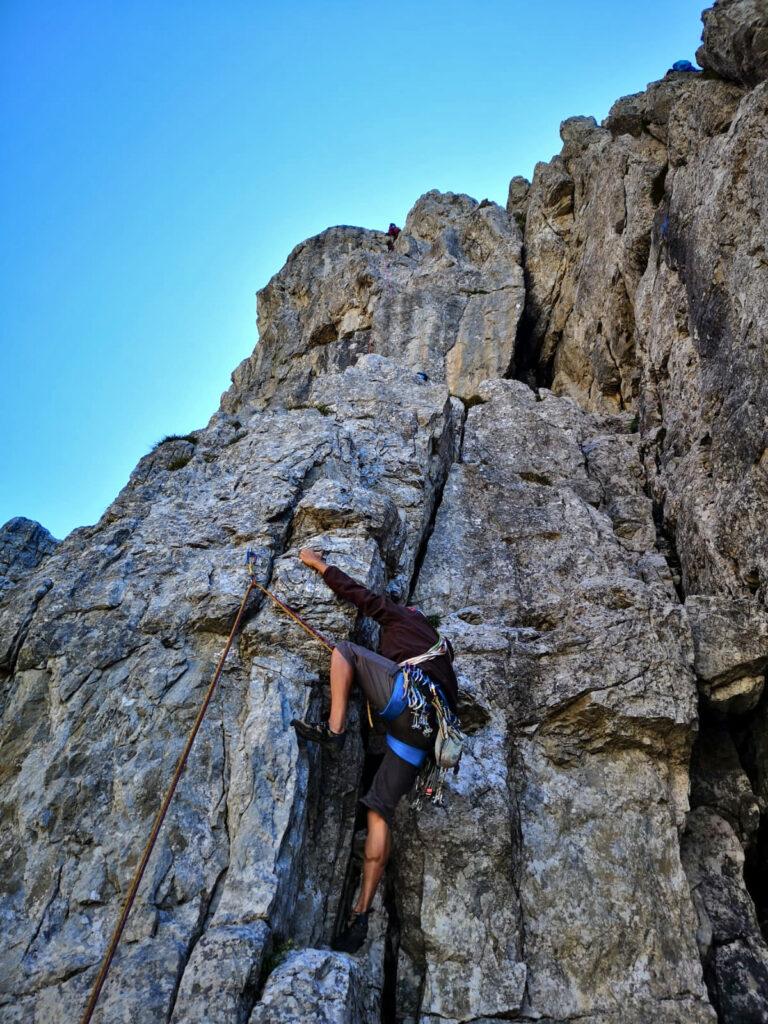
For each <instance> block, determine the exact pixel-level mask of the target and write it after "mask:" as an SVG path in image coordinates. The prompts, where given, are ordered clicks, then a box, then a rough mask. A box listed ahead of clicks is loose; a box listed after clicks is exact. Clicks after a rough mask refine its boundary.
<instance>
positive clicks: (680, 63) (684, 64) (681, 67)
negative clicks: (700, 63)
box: [672, 60, 696, 71]
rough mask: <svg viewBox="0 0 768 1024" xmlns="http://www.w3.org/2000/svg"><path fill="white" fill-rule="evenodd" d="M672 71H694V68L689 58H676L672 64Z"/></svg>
mask: <svg viewBox="0 0 768 1024" xmlns="http://www.w3.org/2000/svg"><path fill="white" fill-rule="evenodd" d="M672 70H673V71H696V68H695V67H694V66H693V64H691V62H690V61H689V60H676V61H675V63H674V64H673V65H672Z"/></svg>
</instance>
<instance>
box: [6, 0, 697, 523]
mask: <svg viewBox="0 0 768 1024" xmlns="http://www.w3.org/2000/svg"><path fill="white" fill-rule="evenodd" d="M702 6H703V3H701V2H698V0H697V2H690V0H645V2H644V3H641V4H623V3H617V2H616V0H583V2H582V3H578V4H574V3H573V0H568V2H566V0H540V2H538V3H530V2H529V0H474V2H472V3H469V2H467V3H461V4H459V3H454V2H452V0H423V2H420V0H416V2H413V0H410V2H404V0H389V2H387V3H380V4H372V3H369V2H362V0H360V2H355V3H352V2H349V3H345V2H339V0H326V2H324V3H320V2H304V3H300V2H290V0H289V2H281V3H277V2H273V3H265V2H262V0H249V2H245V0H184V2H181V0H129V2H123V0H92V2H86V0H0V309H2V320H1V321H0V380H1V381H2V402H1V403H0V417H2V422H0V524H1V523H3V522H5V521H6V520H7V519H9V518H10V517H11V516H14V515H25V516H29V517H30V518H33V519H38V520H40V521H41V522H42V523H43V525H45V526H47V527H48V528H49V529H50V530H51V531H52V532H53V533H54V534H55V535H56V536H58V537H62V536H64V535H65V534H66V533H67V532H68V531H69V530H71V529H73V528H74V527H75V526H80V525H85V524H89V523H92V522H95V521H96V520H97V519H98V518H99V516H100V515H101V513H102V512H103V511H104V508H105V507H106V506H107V504H108V503H109V502H110V501H111V500H112V498H113V497H114V496H115V495H116V494H117V492H118V490H119V489H120V488H121V487H122V486H123V485H124V484H125V482H126V480H127V479H128V475H129V473H130V471H131V469H132V468H133V466H134V465H135V463H136V461H137V460H138V459H139V458H140V457H141V456H142V455H143V454H144V453H145V452H146V451H147V450H148V448H149V447H150V446H151V445H152V444H153V442H155V441H156V440H158V439H159V438H160V437H161V436H163V435H164V434H167V433H184V432H186V431H188V430H192V429H194V428H196V427H200V426H203V425H204V424H205V423H206V421H207V420H208V418H209V416H210V415H211V413H213V412H214V411H215V409H216V407H217V405H218V401H219V396H220V394H221V392H222V391H223V390H224V389H225V388H226V387H227V386H228V384H229V374H230V372H231V371H232V370H233V369H234V367H235V366H236V365H237V363H238V362H239V361H240V360H241V359H242V358H243V357H244V356H246V355H247V354H248V353H249V352H250V351H251V350H252V349H253V346H254V344H255V342H256V327H255V293H256V291H257V289H259V288H261V287H262V286H263V285H264V284H265V283H266V282H267V280H268V279H269V277H270V276H271V275H272V274H273V273H274V272H275V271H276V270H278V269H279V268H280V266H281V265H282V263H283V262H284V260H285V257H286V256H287V255H288V253H289V251H290V250H291V249H292V248H293V246H294V245H295V244H296V243H298V242H299V241H301V240H302V239H303V238H306V237H307V236H309V235H313V234H316V233H317V232H318V231H321V230H322V229H323V228H325V227H328V226H329V225H331V224H361V225H364V226H366V227H377V228H386V226H387V224H388V223H389V221H390V220H394V221H397V222H398V223H402V221H403V220H404V218H405V215H406V213H407V211H408V209H409V207H410V206H411V205H412V203H413V202H414V200H415V199H416V198H417V197H418V196H419V195H420V194H421V193H423V192H425V191H427V190H428V189H431V188H439V189H443V190H452V191H460V192H468V193H469V194H470V195H473V196H475V197H476V198H478V199H481V198H483V197H488V198H490V199H494V200H496V201H498V202H501V203H503V202H505V200H506V192H507V185H508V183H509V179H510V177H512V176H513V175H515V174H524V175H526V176H527V177H530V175H531V172H532V169H533V166H534V164H535V163H536V161H537V160H540V159H549V158H550V157H551V156H552V155H553V154H554V153H556V152H557V151H558V150H559V148H560V141H559V137H558V125H559V122H560V121H561V120H562V119H563V118H565V117H567V116H570V115H572V114H593V115H595V116H596V117H597V118H598V119H600V118H602V117H604V116H605V114H606V113H607V111H608V109H609V107H610V105H611V103H612V102H613V100H614V99H616V98H617V97H618V96H620V95H623V94H626V93H629V92H635V91H637V90H639V89H642V88H644V87H645V85H646V83H647V82H649V81H651V80H653V79H655V78H659V77H661V76H662V75H663V73H664V72H665V71H666V69H667V68H668V67H669V65H670V64H671V63H672V61H674V60H676V59H680V58H689V59H691V60H693V58H694V52H695V49H696V46H697V45H698V41H699V37H700V31H701V25H700V20H699V14H700V10H701V7H702Z"/></svg>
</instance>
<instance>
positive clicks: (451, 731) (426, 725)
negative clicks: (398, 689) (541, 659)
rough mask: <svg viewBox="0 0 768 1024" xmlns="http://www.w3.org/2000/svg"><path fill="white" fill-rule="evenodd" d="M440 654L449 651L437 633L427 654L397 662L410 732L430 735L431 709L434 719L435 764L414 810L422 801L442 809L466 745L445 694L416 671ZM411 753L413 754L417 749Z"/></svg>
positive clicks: (418, 808)
mask: <svg viewBox="0 0 768 1024" xmlns="http://www.w3.org/2000/svg"><path fill="white" fill-rule="evenodd" d="M440 654H448V655H450V648H449V646H448V641H447V640H446V639H445V637H443V636H440V634H439V633H438V640H437V642H436V643H435V644H434V645H433V646H432V647H430V649H429V650H428V651H425V652H424V653H423V654H418V655H416V656H415V657H413V658H407V659H406V660H405V661H401V662H400V666H401V668H402V670H403V687H402V689H403V696H404V704H403V706H402V707H401V709H400V710H403V709H404V707H405V706H407V707H408V709H409V710H410V712H411V719H412V725H413V728H414V729H416V730H417V731H418V732H421V733H423V734H424V735H429V734H430V733H431V732H432V724H431V722H430V715H429V709H430V706H431V707H432V708H433V709H434V712H435V717H436V719H437V732H436V735H435V747H434V764H432V765H430V766H429V768H428V770H427V773H426V777H425V779H424V780H423V782H422V783H421V784H420V785H419V786H418V788H417V795H416V797H415V799H414V801H413V803H412V806H413V807H414V808H415V809H416V810H420V808H421V806H422V804H423V800H424V798H426V799H428V800H430V801H431V802H432V803H433V804H437V805H438V806H440V807H442V806H443V790H444V788H445V776H446V774H447V773H448V772H449V771H450V770H451V769H453V772H454V774H456V773H457V772H458V770H459V762H460V761H461V755H462V753H463V750H464V744H465V743H466V736H465V735H464V733H463V732H462V731H461V728H460V727H459V719H458V717H457V716H456V715H455V714H454V713H453V712H452V711H451V709H450V707H449V705H448V701H447V700H446V699H445V694H444V693H443V691H442V690H441V689H440V687H439V686H438V685H437V683H435V682H434V681H433V680H432V679H431V678H430V677H429V676H428V675H426V673H425V672H423V671H422V670H421V669H420V668H419V667H418V666H419V664H421V663H422V662H425V661H427V660H429V659H430V658H434V657H436V656H437V655H440ZM398 678H399V677H398ZM385 710H386V709H385ZM411 749H413V750H416V749H417V748H416V747H413V748H411ZM395 753H398V751H395ZM401 756H402V755H401ZM406 760H408V758H406ZM424 760H425V758H424V757H423V758H421V761H420V762H419V764H423V762H424ZM411 763H412V764H415V763H416V762H415V761H413V760H412V761H411Z"/></svg>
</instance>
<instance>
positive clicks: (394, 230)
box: [387, 224, 400, 252]
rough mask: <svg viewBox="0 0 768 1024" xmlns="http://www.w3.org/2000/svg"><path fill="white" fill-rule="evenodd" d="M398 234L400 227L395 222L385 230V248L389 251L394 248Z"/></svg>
mask: <svg viewBox="0 0 768 1024" xmlns="http://www.w3.org/2000/svg"><path fill="white" fill-rule="evenodd" d="M399 234H400V228H399V227H398V226H397V224H390V225H389V229H388V230H387V248H388V249H389V251H390V252H392V250H393V249H394V248H395V239H396V238H397V236H398V235H399Z"/></svg>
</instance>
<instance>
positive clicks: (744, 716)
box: [0, 0, 768, 1024]
mask: <svg viewBox="0 0 768 1024" xmlns="http://www.w3.org/2000/svg"><path fill="white" fill-rule="evenodd" d="M767 26H768V14H767V12H766V10H765V7H764V4H762V3H758V2H754V0H720V2H719V3H718V4H716V5H715V7H714V8H713V10H711V11H709V12H706V15H705V33H704V42H703V48H702V50H701V51H700V52H699V60H700V62H701V64H702V66H703V67H705V68H706V69H707V71H706V73H705V74H703V75H695V74H677V73H670V74H668V75H667V76H665V78H664V79H663V80H662V81H660V82H656V83H653V84H652V85H651V86H649V88H648V89H647V90H646V91H645V92H644V93H639V94H637V95H635V96H631V97H626V98H625V99H623V100H620V101H618V102H617V104H615V105H614V107H613V109H612V110H611V113H610V115H609V117H608V118H607V119H606V121H605V122H604V123H603V124H602V125H597V124H596V122H595V121H594V120H593V119H591V118H574V119H571V120H569V121H567V122H565V124H564V125H563V127H562V136H563V142H564V146H563V150H562V152H561V154H559V155H558V156H557V157H555V158H554V159H553V160H552V161H551V162H550V163H548V164H540V165H538V166H537V168H536V172H535V174H534V178H533V181H532V182H531V183H528V182H526V181H524V180H523V179H519V178H517V179H513V181H512V184H511V186H510V193H509V202H508V208H507V210H506V211H505V210H504V209H502V208H500V207H499V206H497V205H496V204H494V203H489V202H487V201H484V202H481V203H478V202H476V201H475V200H472V199H470V198H469V197H468V196H463V195H453V194H446V195H444V194H440V193H437V192H430V193H427V194H426V195H425V196H423V197H422V198H421V199H420V200H419V201H418V202H417V203H416V205H415V206H414V208H413V210H412V211H411V213H410V214H409V216H408V219H407V222H406V224H405V226H404V230H403V232H402V234H401V235H400V237H399V238H398V240H397V242H396V243H395V245H394V248H393V249H392V250H390V249H389V248H388V244H387V239H386V236H384V235H383V234H382V233H381V232H374V231H365V230H363V229H359V228H350V227H340V228H332V229H330V230H328V231H326V232H323V233H322V234H321V235H319V236H317V237H316V238H312V239H309V240H308V241H306V242H304V243H302V244H301V245H300V246H298V247H297V248H296V249H295V250H294V251H293V253H291V255H290V257H289V259H288V261H287V263H286V265H285V267H284V268H283V269H282V270H281V271H280V272H279V273H278V274H277V275H276V276H275V277H274V278H273V279H272V281H270V282H269V284H268V285H267V286H266V288H264V289H263V290H262V292H261V293H260V295H259V332H260V340H259V343H258V345H257V346H256V349H255V350H254V353H253V355H252V356H251V357H250V358H249V359H247V360H245V361H244V363H243V364H241V366H240V367H239V368H238V369H237V370H236V371H235V373H234V374H233V383H232V387H231V388H230V389H229V391H228V392H227V393H226V394H225V395H224V396H223V399H222V405H221V408H220V410H219V411H218V412H217V413H216V414H215V415H214V416H213V417H212V419H211V421H210V423H209V424H208V425H207V426H206V427H205V428H203V429H201V430H198V431H194V432H193V433H192V434H190V435H187V436H184V437H177V438H171V439H167V440H166V441H165V442H163V443H161V444H160V445H158V446H157V448H156V449H155V450H154V451H153V452H151V453H150V454H149V455H147V456H146V457H145V458H144V459H142V460H141V462H140V463H139V465H138V466H137V467H136V470H135V471H134V473H133V474H132V476H131V479H130V481H129V483H128V485H127V486H126V488H125V489H124V490H123V491H122V492H121V494H120V495H118V497H117V498H116V500H115V502H114V503H113V504H112V505H111V506H110V507H109V509H107V511H106V512H105V514H104V516H103V517H102V519H101V520H100V521H99V523H97V524H96V525H95V526H93V527H87V528H83V529H81V530H76V531H74V533H72V534H71V535H70V536H69V537H67V538H66V539H65V540H64V541H63V542H61V543H60V544H57V543H56V542H54V541H53V539H52V538H50V536H49V535H47V534H45V532H44V531H42V530H41V529H40V528H38V527H36V525H35V524H29V523H28V522H27V521H23V520H13V521H11V523H10V524H8V525H7V526H6V527H5V528H4V529H3V532H2V535H0V554H3V558H2V559H0V562H1V563H2V564H0V572H2V576H0V700H2V720H1V722H0V746H1V749H2V766H1V767H0V816H1V818H0V820H1V821H2V833H1V835H0V848H1V849H2V863H3V871H2V879H1V880H0V909H1V910H2V922H3V929H2V939H1V940H0V1020H1V1021H3V1024H6V1022H7V1024H13V1022H20V1021H22V1020H23V1021H25V1022H28V1021H34V1022H36V1024H53V1022H57V1021H59V1020H62V1019H77V1017H78V1014H79V1013H80V1012H81V1010H82V1008H83V1006H84V1003H85V1000H86V997H87V991H88V989H89V986H90V985H91V984H92V982H93V979H94V976H95V973H96V970H97V967H98V963H99V960H100V957H101V956H102V954H103V952H104V949H105V946H106V943H107V941H108V938H109V934H110V931H111V928H112V926H113V924H114V921H115V919H116V917H117V914H118V911H119V906H120V903H121V901H122V898H123V895H124V892H125V887H126V885H127V880H128V878H129V877H130V874H131V871H132V869H133V867H134V866H135V864H136V861H137V859H138V856H139V854H140V850H141V847H142V843H143V840H144V837H145V836H146V834H147V832H148V829H149V825H150V823H151V820H152V817H153V815H154V813H155V810H156V808H157V805H158V803H159V799H160V795H161V793H162V791H163V789H164V787H165V785H166V783H167V780H168V778H169V776H170V774H171V772H172V770H173V766H174V763H175V761H176V758H177V757H178V754H179V751H180V749H181V747H182V744H183V742H184V738H185V735H186V732H187V730H188V728H189V726H190V725H191V722H192V720H193V718H194V715H195V713H196V709H197V706H198V705H199V702H200V699H201V697H202V694H203V692H204V689H205V686H206V685H207V682H208V680H209V678H210V674H211V672H212V670H213V666H214V665H215V662H216V659H217V657H218V654H219V652H220V650H221V647H222V645H223V642H224V639H225V637H226V635H227V632H228V629H229V624H230V622H231V619H232V616H233V614H234V611H235V609H236V608H237V606H238V603H239V600H240V596H241V594H242V592H243V590H244V587H245V584H246V577H245V573H244V570H243V567H242V559H243V555H244V551H245V549H246V547H252V548H254V549H255V550H256V552H257V574H258V578H259V580H260V581H261V582H262V583H264V584H266V585H268V586H269V587H271V588H272V589H273V590H274V591H275V592H276V593H278V595H279V596H280V597H281V598H282V599H284V600H286V601H287V602H288V603H289V604H291V605H292V606H294V607H296V608H297V609H298V610H299V611H300V612H301V613H302V614H304V615H306V616H307V617H308V618H310V619H311V621H312V622H313V624H314V625H315V626H316V627H317V628H318V629H320V630H321V631H322V632H323V633H325V634H326V635H328V636H329V637H331V638H332V639H333V640H339V639H341V638H343V637H348V636H352V637H355V638H356V639H359V640H361V641H362V642H365V643H367V644H369V645H375V643H376V640H377V637H376V629H375V626H374V624H373V623H371V622H368V621H365V620H363V621H359V622H358V621H356V620H355V617H354V615H353V614H352V610H351V609H349V608H348V607H345V606H343V605H341V604H340V603H339V602H337V601H336V600H335V599H334V598H333V595H332V594H331V592H330V591H329V590H328V589H327V588H326V587H325V586H324V585H323V583H322V581H321V580H319V579H318V578H317V577H316V576H315V575H314V574H312V573H311V572H310V571H309V570H307V569H306V568H305V567H303V566H302V565H301V564H300V562H299V561H298V559H297V553H298V550H299V548H300V547H301V546H303V545H311V546H313V547H316V548H319V549H321V550H322V551H323V552H324V554H325V556H326V558H327V559H329V560H331V561H333V562H334V563H336V564H339V565H341V566H342V567H343V568H344V569H346V570H347V571H349V572H350V573H352V574H353V575H355V576H356V577H357V578H359V579H361V580H364V581H366V582H367V583H368V584H369V585H371V586H373V587H383V586H384V585H385V584H386V583H388V582H394V583H395V584H396V585H397V586H398V588H399V589H400V590H401V591H403V592H405V593H410V594H413V595H414V598H413V599H414V600H415V601H417V602H418V603H419V604H420V605H421V606H422V607H423V608H424V609H425V611H427V612H429V613H432V614H436V615H438V616H440V618H441V629H442V630H444V632H445V633H446V634H447V635H449V636H450V637H451V639H452V641H453V643H454V646H455V648H456V651H457V661H456V667H457V671H458V673H459V676H460V681H461V683H462V691H463V692H462V706H461V711H462V719H463V721H464V723H465V725H466V727H467V731H468V732H469V734H470V741H469V745H468V750H467V752H466V755H465V758H464V761H463V764H462V768H461V772H460V773H459V774H458V776H456V777H451V778H450V779H449V783H448V790H449V792H448V798H447V802H448V808H449V810H448V811H445V810H442V809H440V808H435V807H432V806H429V807H427V808H426V809H424V810H422V811H421V812H419V813H417V812H416V811H415V810H414V809H413V808H412V807H410V806H409V805H408V804H407V803H404V804H403V805H402V806H401V808H400V810H399V812H398V820H397V837H396V846H395V853H394V857H393V861H392V864H391V867H390V869H389V871H388V876H387V884H386V887H385V890H384V891H383V892H382V893H381V894H380V896H379V898H378V900H377V905H376V913H375V915H374V923H373V924H372V927H371V932H370V935H369V940H368V942H367V944H366V947H365V948H364V949H363V950H362V951H361V954H360V955H359V956H357V957H348V956H345V955H342V954H336V953H332V952H330V951H329V950H328V948H327V947H328V943H329V940H330V938H331V937H332V935H333V933H334V930H335V928H336V926H337V924H338V922H339V921H340V920H341V918H342V917H343V914H344V912H345V909H346V907H347V906H348V904H349V900H350V898H351V895H352V891H353V889H354V885H355V883H356V879H357V874H358V871H359V866H358V858H357V853H356V851H357V848H358V844H359V835H358V829H359V826H360V824H361V822H360V820H359V816H358V814H357V811H356V801H357V798H358V796H359V795H360V789H361V785H362V784H363V782H362V780H363V778H364V777H366V776H367V774H368V773H369V772H370V770H371V768H372V766H373V764H374V756H375V755H374V753H373V749H374V748H373V745H372V741H371V738H370V737H368V735H367V729H366V727H365V723H364V722H360V720H359V719H360V716H359V709H358V708H357V707H354V708H353V709H352V721H351V725H352V729H351V736H352V738H351V739H350V742H349V743H348V744H347V746H346V748H345V758H344V759H343V760H342V761H339V762H333V761H330V760H327V759H324V758H323V757H322V756H321V755H319V754H317V753H316V752H312V751H311V750H307V749H300V748H299V747H298V746H297V744H296V741H295V737H294V734H293V731H292V730H291V729H290V728H289V724H288V723H289V721H290V719H291V718H292V717H293V716H295V715H297V714H304V713H307V712H308V713H310V714H313V715H317V716H320V715H321V714H322V713H323V708H324V705H325V703H326V702H327V690H326V687H325V685H324V684H325V683H326V681H327V662H328V658H327V652H325V651H324V650H323V648H322V647H320V646H319V645H317V643H316V642H315V641H313V640H311V639H310V638H309V637H307V636H306V634H304V633H303V632H301V631H300V630H298V629H297V628H296V627H295V625H294V624H292V623H291V622H290V621H289V620H288V619H287V618H285V617H284V616H283V615H281V614H280V613H279V612H277V611H276V609H275V608H274V606H273V605H272V604H271V603H264V602H263V601H262V600H261V599H260V598H255V599H254V600H253V602H252V605H251V607H250V610H249V613H248V615H247V619H246V622H245V625H244V628H243V630H242V633H241V636H240V638H239V641H238V644H237V646H236V649H235V650H234V651H233V652H232V655H231V657H230V660H229V661H228V663H227V667H226V670H225V672H224V675H223V677H222V680H221V684H220V688H219V691H218V693H217V696H216V698H215V700H214V703H213V705H212V706H211V709H210V711H209V714H208V717H207V718H206V721H205V724H204V726H203V729H202V731H201V733H200V735H199V737H198V742H197V745H196V747H195V749H194V752H193V755H192V758H191V760H190V764H189V767H188V769H187V772H186V774H185V776H184V778H183V780H182V783H181V785H180V787H179V790H178V793H177V796H176V799H175V801H174V804H173V806H172V809H171V812H170V814H169V818H168V820H167V823H166V826H165V827H164V830H163V832H162V833H161V836H160V840H159V843H158V847H157V850H156V852H155V854H154V856H153V858H152V861H151V862H150V867H149V870H148V873H147V876H146V878H145V882H144V884H143V886H142V889H141V891H140V894H139V900H138V903H137V907H136V910H135V911H134V913H133V915H132V917H131V920H130V923H129V927H128V929H127V931H126V934H125V936H124V940H123V943H122V945H121V948H120V952H119V954H118V957H117V959H116V961H115V964H114V966H113V970H112V973H111V975H110V978H109V981H108V984H107V986H106V988H105V990H104V994H103V998H102V1002H101V1004H100V1008H99V1010H98V1012H97V1015H96V1020H99V1021H103V1022H105V1024H106V1022H110V1024H111V1022H115V1021H134V1020H136V1019H140V1020H143V1021H144V1020H145V1021H148V1022H149V1021H157V1022H160V1021H166V1022H172V1024H182V1022H183V1024H195V1022H203V1021H205V1022H217V1024H219V1022H220V1024H235V1022H238V1024H239V1022H246V1021H249V1020H250V1021H252V1022H254V1024H265V1022H267V1021H275V1022H286V1024H287V1022H301V1021H315V1020H318V1021H327V1022H329V1024H337V1022H345V1024H364V1022H365V1024H368V1022H373V1021H378V1020H385V1021H398V1022H400V1024H438V1022H440V1024H446V1022H459V1021H461V1022H470V1021H473V1022H476V1024H485V1022H488V1021H490V1020H496V1019H506V1020H532V1019H535V1020H540V1021H545V1022H550V1024H554V1022H556V1021H557V1022H562V1021H567V1020H574V1021H575V1020H579V1021H582V1022H587V1024H618V1022H619V1021H621V1022H629V1024H645V1022H647V1021H649V1020H656V1021H660V1022H669V1024H683V1022H685V1024H689V1022H698V1021H701V1022H704V1021H714V1020H715V1019H719V1020H721V1021H727V1022H734V1024H735V1022H740V1024H742V1022H753V1021H754V1022H757V1021H763V1020H765V1019H768V996H766V992H767V991H768V950H767V949H766V943H765V939H764V936H763V933H762V931H761V925H762V927H763V928H765V927H766V924H765V918H766V916H768V886H766V884H765V881H764V876H763V871H761V865H763V864H764V859H765V856H766V854H768V823H767V822H766V815H765V809H766V806H768V781H767V780H768V713H767V711H766V707H767V705H766V700H767V699H768V698H766V696H765V694H764V678H765V669H766V665H767V664H768V618H766V611H765V580H766V573H768V566H766V565H765V562H766V557H767V556H766V548H765V536H766V534H765V525H764V524H765V518H766V517H765V511H766V501H765V498H766V489H765V465H764V463H765V462H766V458H765V450H766V441H765V437H764V433H765V422H768V420H767V419H766V417H767V416H768V409H767V408H766V393H765V383H764V381H765V378H766V373H765V370H766V367H765V366H764V361H765V351H766V326H765V315H764V312H763V311H764V309H765V308H766V302H765V299H766V297H767V296H766V289H767V288H768V285H767V283H766V281H767V278H766V260H765V251H764V245H765V233H766V230H765V229H766V215H767V214H768V210H767V209H766V185H765V175H764V173H763V169H764V167H765V164H766V160H765V157H766V153H765V145H766V142H765V140H766V124H767V123H768V117H766V113H767V112H766V107H765V104H766V99H765V89H766V84H765V82H764V79H765V76H766V70H767V68H768V65H767V64H766V45H765V41H766V38H767V37H768V36H767V33H768V27H767ZM515 378H517V379H515ZM366 748H367V749H368V752H367V753H366ZM692 751H693V756H692ZM691 758H692V759H691Z"/></svg>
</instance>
